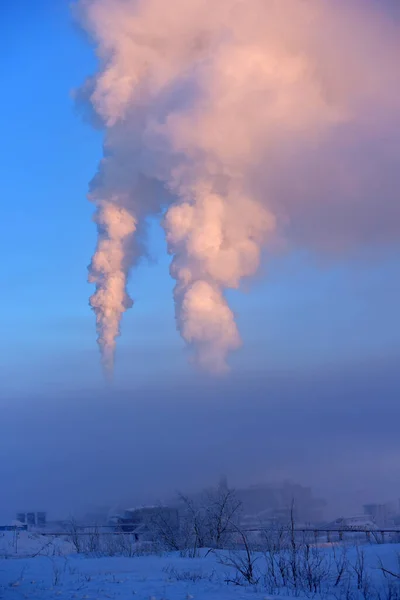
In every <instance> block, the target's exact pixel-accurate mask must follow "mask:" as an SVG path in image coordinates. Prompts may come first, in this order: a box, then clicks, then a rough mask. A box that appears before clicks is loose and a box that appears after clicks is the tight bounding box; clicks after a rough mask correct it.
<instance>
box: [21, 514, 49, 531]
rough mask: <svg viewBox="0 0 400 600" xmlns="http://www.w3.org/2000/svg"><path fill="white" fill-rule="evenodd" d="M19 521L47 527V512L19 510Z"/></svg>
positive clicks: (33, 525)
mask: <svg viewBox="0 0 400 600" xmlns="http://www.w3.org/2000/svg"><path fill="white" fill-rule="evenodd" d="M16 519H17V521H19V523H22V524H23V525H29V526H31V527H35V526H37V527H46V522H47V513H46V512H45V511H36V512H35V511H30V512H22V511H21V512H17V515H16Z"/></svg>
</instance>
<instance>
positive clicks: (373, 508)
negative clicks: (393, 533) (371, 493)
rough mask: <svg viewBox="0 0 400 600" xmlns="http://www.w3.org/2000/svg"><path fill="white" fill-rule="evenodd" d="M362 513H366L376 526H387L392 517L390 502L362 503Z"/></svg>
mask: <svg viewBox="0 0 400 600" xmlns="http://www.w3.org/2000/svg"><path fill="white" fill-rule="evenodd" d="M364 514H365V515H368V516H369V517H370V518H371V519H372V520H373V522H374V523H375V525H377V527H387V526H389V525H390V524H391V522H392V521H393V517H394V511H393V508H392V507H391V506H390V504H364Z"/></svg>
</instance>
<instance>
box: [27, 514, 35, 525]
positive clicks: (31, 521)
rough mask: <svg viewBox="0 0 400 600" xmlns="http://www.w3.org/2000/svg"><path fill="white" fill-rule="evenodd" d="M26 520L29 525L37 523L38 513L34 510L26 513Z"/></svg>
mask: <svg viewBox="0 0 400 600" xmlns="http://www.w3.org/2000/svg"><path fill="white" fill-rule="evenodd" d="M26 522H27V524H28V525H36V514H35V513H34V512H28V513H26Z"/></svg>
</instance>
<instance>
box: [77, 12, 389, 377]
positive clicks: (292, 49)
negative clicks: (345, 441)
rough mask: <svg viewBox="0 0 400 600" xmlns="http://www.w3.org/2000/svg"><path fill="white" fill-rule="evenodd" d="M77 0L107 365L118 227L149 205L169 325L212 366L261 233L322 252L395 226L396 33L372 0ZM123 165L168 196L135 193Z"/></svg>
mask: <svg viewBox="0 0 400 600" xmlns="http://www.w3.org/2000/svg"><path fill="white" fill-rule="evenodd" d="M78 7H79V8H80V10H81V18H82V20H83V23H84V27H85V28H86V30H87V31H88V32H89V33H90V34H91V35H92V37H93V39H94V41H95V43H96V46H97V52H98V56H99V60H100V67H99V71H98V73H97V74H96V76H95V77H94V78H93V80H91V81H89V83H88V84H86V85H85V86H84V88H83V93H86V95H87V99H88V102H89V103H90V105H91V106H92V108H93V110H94V111H95V113H96V115H97V117H98V118H100V119H101V120H102V123H103V125H104V128H105V157H104V160H103V161H102V163H101V165H100V170H99V174H98V176H97V177H96V178H95V179H94V181H93V184H92V189H91V198H92V200H93V201H94V202H95V203H96V205H97V223H98V227H99V241H98V245H97V249H96V253H95V255H94V257H93V260H92V265H91V267H90V281H92V282H94V283H95V284H96V292H95V294H94V295H93V296H92V298H91V305H92V307H93V309H94V310H95V312H96V318H97V328H98V334H99V344H100V348H101V350H102V356H103V362H104V364H105V366H106V367H107V368H108V369H109V370H111V369H112V363H113V355H114V351H115V340H116V337H117V336H118V335H119V329H120V320H121V317H122V314H123V312H124V311H125V310H126V309H127V308H129V307H130V306H131V305H132V301H131V300H130V298H129V296H128V293H127V289H126V284H127V278H128V274H129V271H130V269H131V267H132V266H133V264H134V261H135V259H136V258H137V256H138V252H139V251H138V250H137V249H136V250H133V248H134V236H135V232H137V228H138V227H140V226H141V224H142V223H143V221H144V220H145V218H146V215H148V214H152V213H159V212H160V210H161V209H162V208H163V207H164V208H166V209H167V210H166V213H165V217H164V219H163V227H164V230H165V234H166V238H167V243H168V248H169V251H170V252H171V253H172V254H173V261H172V266H171V275H172V277H173V278H175V280H176V287H175V292H174V296H175V304H176V316H177V324H178V328H179V330H180V332H181V335H182V336H183V338H184V339H185V340H186V342H187V343H188V344H189V346H190V347H191V348H192V349H193V352H194V357H195V359H196V361H197V362H198V363H199V364H200V365H201V366H203V367H205V368H206V369H209V370H213V371H223V370H224V369H225V368H226V357H227V355H228V353H229V351H231V350H233V349H235V348H238V346H239V345H240V336H239V333H238V330H237V326H236V323H235V318H234V315H233V313H232V311H231V309H230V308H229V306H228V303H227V300H226V297H225V291H226V290H227V289H229V288H231V289H236V288H238V287H239V286H240V283H241V281H242V279H243V278H245V277H249V276H251V275H253V274H254V273H255V272H256V271H257V268H258V266H259V263H260V256H261V251H262V248H263V247H264V246H265V245H267V244H270V243H272V242H273V241H274V239H275V238H276V237H278V236H285V237H286V239H287V242H288V244H292V245H300V246H303V247H308V248H313V249H316V248H317V249H318V250H319V251H320V250H322V249H323V250H324V251H326V250H329V251H330V252H336V251H337V250H339V251H342V250H343V249H344V248H347V249H352V248H353V247H360V245H362V244H364V243H366V242H367V243H375V242H382V241H385V242H387V241H388V239H389V238H390V239H395V238H396V237H398V235H399V233H400V231H399V229H400V226H399V223H400V218H398V217H399V216H400V215H399V202H398V194H399V193H400V190H399V187H400V186H399V181H398V176H397V170H396V169H395V168H394V165H395V164H396V161H397V160H398V158H399V149H398V148H399V134H398V131H399V128H398V125H399V120H400V119H399V115H400V101H399V98H400V93H399V92H400V81H399V72H398V69H397V64H396V56H398V55H399V50H400V42H399V40H400V36H399V28H398V23H397V22H395V21H393V20H390V18H389V13H388V14H386V13H385V10H384V3H383V4H381V5H380V10H378V9H375V8H374V3H373V0H363V1H362V2H361V1H360V0H346V2H344V1H342V0H338V1H337V2H333V1H330V0H309V1H308V2H302V1H300V0H279V1H276V0H213V1H211V0H175V2H174V6H173V9H172V8H171V3H169V2H165V0H80V1H79V2H78ZM382 7H383V8H382ZM88 90H89V92H88ZM366 148H367V149H368V150H367V151H366ZM141 177H142V178H145V179H146V181H149V182H151V181H153V182H154V181H158V182H161V183H162V184H163V186H164V187H165V188H166V189H167V190H168V195H165V196H164V199H161V197H157V198H155V197H153V198H152V197H151V194H150V195H149V194H146V193H145V194H143V193H142V191H140V190H139V187H138V186H139V183H138V182H139V180H140V178H141ZM396 223H397V225H396ZM372 224H373V225H372Z"/></svg>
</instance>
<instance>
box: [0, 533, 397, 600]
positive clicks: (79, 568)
mask: <svg viewBox="0 0 400 600" xmlns="http://www.w3.org/2000/svg"><path fill="white" fill-rule="evenodd" d="M18 537H19V540H18V547H17V552H18V553H17V554H16V553H15V546H13V544H15V539H14V536H13V533H5V534H4V535H2V536H1V537H0V554H2V553H3V555H4V554H5V553H7V554H8V556H9V557H8V558H0V598H1V599H2V600H21V599H29V600H30V599H31V600H35V599H37V600H50V599H55V598H57V599H60V598H61V599H68V600H69V599H77V600H78V599H79V600H83V599H87V600H89V599H91V600H105V599H115V600H126V599H129V598H135V599H138V600H250V599H252V600H266V599H269V598H271V595H270V594H269V593H267V592H266V590H265V588H264V589H263V586H262V585H259V586H258V588H255V587H254V586H248V587H245V586H237V585H233V584H231V583H229V584H228V583H226V581H225V580H226V579H229V578H232V577H233V572H232V570H231V569H230V568H229V567H226V566H224V565H222V564H221V561H220V560H219V558H220V557H221V553H220V554H218V553H214V552H213V553H208V554H207V553H206V552H205V551H202V556H200V557H198V558H194V559H192V558H182V557H180V556H179V555H178V554H164V555H159V556H158V555H148V556H133V557H130V558H128V557H121V556H115V557H98V558H96V557H92V556H89V557H87V556H84V555H82V554H76V553H74V548H73V545H72V544H71V543H70V542H68V541H65V539H63V538H61V537H60V538H55V539H54V538H50V537H49V538H48V537H45V536H39V535H35V534H30V533H28V532H21V533H20V534H19V536H18ZM363 550H364V551H365V557H366V566H367V569H368V571H369V573H371V576H372V577H377V576H378V575H379V576H380V577H382V574H381V573H380V571H379V570H378V568H377V567H378V563H379V559H381V560H382V561H383V563H384V564H385V566H386V567H387V568H388V569H393V570H394V571H396V572H397V571H398V565H397V554H398V553H399V552H400V545H395V544H387V545H367V546H364V547H363ZM323 551H325V550H323ZM330 551H331V550H330V549H326V552H330ZM38 552H39V554H38V555H37V556H34V555H35V554H37V553H38ZM220 552H222V551H220ZM222 554H225V555H226V554H227V552H225V553H224V552H222ZM349 554H350V555H351V554H353V556H354V557H355V556H356V549H355V548H353V549H350V550H349ZM11 555H12V557H11V558H10V556H11ZM263 561H264V562H265V558H264V557H263V556H262V555H260V557H259V562H260V565H261V564H263ZM300 597H304V596H300ZM314 597H317V598H319V596H314ZM354 597H357V598H358V596H354ZM382 597H383V598H386V596H385V595H383V596H382ZM279 598H280V599H281V600H282V599H283V598H284V596H282V595H280V596H279Z"/></svg>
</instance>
